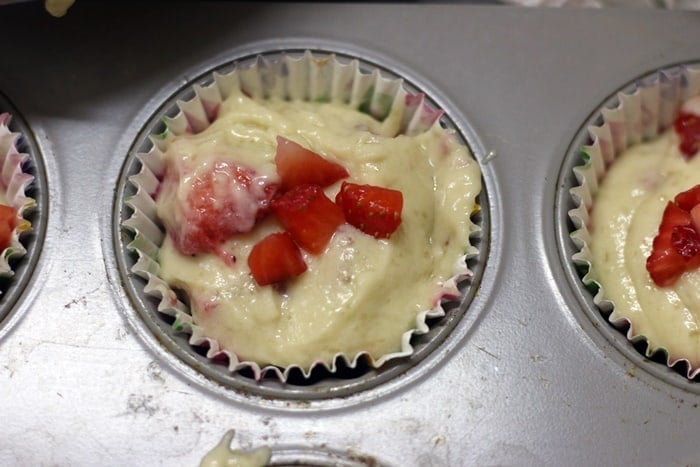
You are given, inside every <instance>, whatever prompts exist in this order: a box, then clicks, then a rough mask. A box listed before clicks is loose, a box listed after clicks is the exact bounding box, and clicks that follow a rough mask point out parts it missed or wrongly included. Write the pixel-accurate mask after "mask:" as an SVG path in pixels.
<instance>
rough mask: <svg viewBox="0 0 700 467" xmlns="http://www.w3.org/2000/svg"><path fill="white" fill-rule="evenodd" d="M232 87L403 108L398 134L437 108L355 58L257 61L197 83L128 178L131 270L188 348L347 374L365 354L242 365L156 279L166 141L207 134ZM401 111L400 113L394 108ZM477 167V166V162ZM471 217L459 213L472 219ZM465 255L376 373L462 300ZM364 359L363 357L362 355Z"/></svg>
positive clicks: (232, 364)
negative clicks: (341, 366)
mask: <svg viewBox="0 0 700 467" xmlns="http://www.w3.org/2000/svg"><path fill="white" fill-rule="evenodd" d="M235 88H240V90H241V91H242V92H243V93H244V94H246V95H248V96H251V97H253V98H261V99H265V98H269V97H279V98H285V99H288V100H308V101H324V102H326V101H331V102H340V103H344V104H346V105H347V106H349V107H351V108H356V109H359V110H360V111H362V112H364V113H367V114H370V115H372V116H373V117H375V118H377V119H378V120H382V119H383V118H384V117H386V116H387V115H388V114H389V112H390V111H391V110H392V108H394V106H398V105H401V106H403V108H404V110H403V114H402V115H401V121H400V133H401V134H406V135H415V134H419V133H422V132H425V131H427V130H428V129H430V128H431V127H433V126H434V125H440V123H439V120H440V117H441V115H442V114H443V111H442V110H435V109H431V108H430V107H429V106H428V105H427V104H426V102H425V98H424V96H423V95H422V94H417V95H411V94H409V93H408V92H407V91H406V90H405V89H404V88H403V86H402V81H401V80H398V79H387V78H384V77H382V76H381V75H380V73H379V71H378V70H376V69H375V70H373V71H372V72H371V73H365V72H363V71H361V70H360V66H359V62H358V61H357V60H353V61H351V62H349V63H341V62H340V61H338V60H337V59H336V58H335V57H334V56H333V55H328V56H325V57H323V58H318V57H316V56H313V55H312V54H311V52H309V51H307V52H306V53H305V54H304V55H303V57H301V58H292V57H291V56H287V55H285V56H283V58H281V59H279V60H276V59H272V60H269V59H266V58H264V57H262V56H260V57H258V59H257V61H256V62H255V63H254V64H253V65H251V66H249V67H240V66H239V67H237V68H236V69H234V70H233V71H231V72H230V73H227V74H219V73H218V72H214V73H213V82H212V83H211V84H209V85H205V86H200V85H194V86H193V90H194V97H192V98H191V99H190V100H187V101H178V102H177V106H178V108H179V112H178V113H177V115H175V116H174V117H172V118H169V117H165V118H163V121H164V123H165V127H166V129H165V131H164V132H163V133H162V134H159V135H151V137H150V140H151V142H152V147H151V149H150V150H149V151H148V152H146V153H138V154H137V155H136V156H137V158H138V160H139V161H140V162H141V168H140V171H139V173H138V174H136V175H133V176H132V177H130V178H129V181H130V183H131V184H132V185H133V186H134V187H135V188H136V193H135V194H134V196H132V197H130V198H128V199H126V200H125V204H126V205H127V206H129V208H130V209H131V210H132V211H133V212H132V214H131V216H130V217H129V218H128V219H127V220H125V221H124V222H123V224H122V225H123V227H124V228H126V229H127V230H129V231H131V232H133V241H131V243H129V245H128V247H127V248H128V249H129V250H130V251H132V252H134V253H136V255H137V257H138V260H137V262H136V263H135V264H134V266H133V267H132V272H133V273H134V274H136V275H138V276H140V277H142V278H143V279H144V280H145V281H146V285H145V288H144V292H145V293H146V294H148V295H150V296H152V297H154V298H155V299H156V300H158V301H159V303H158V311H159V312H160V313H163V314H165V315H168V316H171V317H172V318H173V319H174V321H173V324H172V326H173V328H174V329H175V330H176V331H182V332H185V333H187V334H189V335H190V338H189V343H190V344H191V345H193V346H201V347H203V348H207V353H206V356H207V358H209V359H213V360H220V359H222V358H226V359H228V368H229V371H231V372H235V371H238V370H241V369H245V368H248V369H250V370H252V373H253V376H254V378H255V379H260V378H262V377H263V376H264V375H265V374H266V373H267V372H273V373H275V374H276V376H277V377H278V378H279V379H280V380H281V381H283V382H285V381H286V380H287V379H288V376H289V373H290V371H291V370H292V369H293V368H298V369H299V370H301V372H302V373H303V374H304V376H305V377H308V376H309V375H310V373H311V371H312V370H313V368H315V367H316V366H317V365H322V366H324V367H325V368H327V369H328V370H329V371H330V372H335V371H336V367H337V362H338V361H339V359H342V360H343V361H344V362H345V364H346V365H347V366H348V367H350V368H355V367H356V366H357V364H358V362H359V361H360V359H361V358H362V357H363V355H367V353H366V352H360V353H358V354H357V355H346V354H342V353H339V354H336V355H335V357H334V358H333V359H332V361H331V362H330V365H329V364H328V363H326V362H324V361H316V362H314V363H312V364H311V365H310V366H309V367H308V368H302V367H300V366H296V365H291V366H289V367H286V368H280V367H277V366H272V365H270V366H265V367H262V368H261V367H260V365H258V364H257V363H256V362H253V361H241V360H240V359H239V358H238V356H237V355H236V354H235V353H234V352H232V351H229V350H227V349H224V348H222V346H221V345H220V344H219V342H218V341H216V340H215V339H212V338H210V337H207V336H206V335H205V334H204V332H203V330H202V329H201V328H200V327H199V326H197V325H196V324H195V323H194V322H193V319H192V316H191V314H190V312H189V309H188V306H187V305H186V304H185V303H183V301H181V300H180V299H179V298H178V294H177V293H176V292H175V291H174V290H173V289H172V288H171V287H170V286H169V285H168V284H167V283H166V282H165V281H163V280H162V279H161V278H160V277H159V270H160V267H159V264H158V261H157V257H158V252H159V249H160V246H161V245H162V243H163V240H164V238H165V232H164V230H163V227H162V224H161V222H160V221H159V219H158V217H157V213H156V203H155V201H154V197H155V194H156V193H157V190H158V187H159V184H160V181H159V179H160V178H161V176H162V174H163V173H164V169H165V165H164V161H163V154H164V153H165V151H166V150H167V148H168V146H169V144H170V141H172V139H173V138H174V137H175V136H176V135H180V134H183V133H186V132H192V133H198V132H200V131H202V130H204V129H206V128H207V127H208V126H209V124H210V122H212V121H214V120H215V119H216V116H217V113H218V111H219V108H220V105H221V103H222V101H223V100H225V99H226V97H228V96H229V95H230V93H231V91H232V90H233V89H235ZM397 108H398V107H397ZM474 163H476V162H475V161H474ZM472 214H474V213H464V215H465V216H471V215H472ZM469 224H470V236H473V235H476V234H477V233H478V232H479V230H480V229H479V227H478V226H477V225H476V224H474V223H473V222H469ZM464 251H466V255H463V256H462V257H460V258H455V262H454V264H455V266H454V270H453V276H452V277H451V278H450V279H449V280H447V281H445V282H444V283H443V285H442V288H441V291H440V294H439V296H438V297H437V298H436V300H435V306H434V307H433V308H432V309H428V310H424V311H422V312H420V313H418V314H417V316H416V318H415V327H414V328H413V329H411V330H409V331H406V332H405V333H403V335H402V338H401V349H400V350H399V351H397V352H394V353H390V354H386V355H383V356H381V357H380V358H377V359H374V360H373V359H372V358H371V357H370V358H369V360H370V364H371V365H372V366H373V367H375V368H376V367H380V366H381V365H383V364H384V363H385V362H387V361H389V360H392V359H396V358H400V357H406V356H409V355H411V354H412V352H413V347H412V345H411V342H410V340H411V337H412V335H414V334H425V333H427V332H428V331H429V327H428V325H427V324H426V320H427V319H431V318H438V317H442V316H444V315H445V310H444V308H443V306H442V301H443V299H445V300H453V299H457V298H459V297H460V296H461V292H460V290H459V288H458V284H459V283H460V282H461V281H463V280H465V279H468V278H470V277H471V276H472V272H471V271H470V270H469V269H468V268H467V262H466V261H467V259H468V258H472V257H475V256H476V255H477V254H478V251H477V249H476V248H475V247H474V246H472V245H464ZM367 356H368V355H367Z"/></svg>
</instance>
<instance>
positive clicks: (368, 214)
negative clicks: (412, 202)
mask: <svg viewBox="0 0 700 467" xmlns="http://www.w3.org/2000/svg"><path fill="white" fill-rule="evenodd" d="M335 202H336V203H337V204H338V205H339V206H340V207H341V208H342V210H343V214H345V219H347V221H348V223H349V224H350V225H353V226H355V227H357V228H358V229H360V230H361V231H363V232H364V233H366V234H369V235H372V236H374V237H375V238H389V237H390V236H391V234H393V233H394V232H395V231H396V229H398V228H399V225H400V224H401V209H403V195H402V194H401V192H400V191H398V190H392V189H389V188H383V187H378V186H372V185H357V184H355V183H348V182H343V184H342V185H341V187H340V191H339V192H338V194H337V195H336V197H335Z"/></svg>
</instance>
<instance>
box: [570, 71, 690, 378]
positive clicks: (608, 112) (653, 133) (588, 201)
mask: <svg viewBox="0 0 700 467" xmlns="http://www.w3.org/2000/svg"><path fill="white" fill-rule="evenodd" d="M697 95H700V70H699V69H692V68H689V67H686V66H681V67H676V68H671V69H668V70H662V71H659V72H658V73H656V74H655V75H653V76H650V77H649V79H644V80H643V81H640V82H638V83H636V85H635V86H634V89H633V90H631V91H626V92H619V93H618V94H617V97H618V99H619V103H618V105H617V106H615V107H614V108H604V109H602V111H601V113H600V120H601V121H602V123H601V124H599V125H595V126H590V127H589V128H588V133H589V135H590V140H591V143H590V144H589V145H587V146H584V147H582V148H581V153H582V158H583V160H584V164H583V165H581V166H578V167H576V168H574V174H575V176H576V179H577V181H578V183H579V186H575V187H574V188H572V189H571V190H570V193H571V196H572V198H573V200H574V203H575V205H576V208H574V209H572V210H571V211H569V217H570V219H571V221H572V223H573V225H574V228H575V231H574V232H572V233H571V239H572V241H573V242H574V244H575V245H576V247H577V248H578V249H579V251H578V252H577V253H575V254H574V255H573V257H572V259H573V261H574V263H575V264H576V265H577V267H578V268H579V269H580V270H583V271H585V274H583V277H582V281H583V283H584V284H585V285H586V286H587V288H588V289H589V290H594V291H595V292H594V297H593V302H594V303H595V305H596V306H597V307H598V308H599V309H600V310H601V311H602V312H603V313H604V314H606V315H608V321H609V322H610V323H612V324H613V325H614V326H615V327H617V328H618V329H620V330H624V329H625V328H626V329H627V332H626V337H627V339H628V340H629V341H631V342H632V343H634V344H639V343H642V344H644V345H645V351H644V352H645V355H646V356H647V357H651V356H653V355H654V354H656V353H657V352H662V353H663V354H665V356H666V364H667V366H668V367H673V366H674V365H676V364H677V363H679V362H685V364H686V365H687V374H686V376H687V377H688V378H690V379H692V378H694V377H695V376H696V375H698V374H699V373H700V361H698V360H696V361H693V360H694V359H691V358H688V357H687V355H681V354H680V353H679V352H672V351H669V349H667V348H666V347H664V345H661V344H660V343H657V342H655V341H654V340H653V339H652V338H651V337H650V336H649V335H643V334H642V333H640V332H638V331H637V329H636V327H635V323H634V320H633V319H630V318H629V317H627V316H626V315H625V310H622V309H618V308H616V307H615V304H614V303H613V301H612V300H610V298H609V297H607V296H606V291H605V288H604V287H603V286H602V285H601V284H600V283H599V282H598V281H597V280H596V269H595V264H594V261H593V255H592V253H591V250H590V248H589V245H590V241H591V232H590V231H589V226H590V223H591V212H592V209H593V207H594V205H595V201H594V200H595V197H596V194H597V193H598V191H599V183H600V181H601V180H602V179H603V178H604V177H605V175H606V173H607V171H608V168H609V167H610V166H611V165H612V164H613V163H614V162H615V160H616V158H617V157H618V156H619V155H620V154H622V153H623V152H624V151H625V150H627V149H628V148H630V147H632V146H634V145H635V144H638V143H643V142H647V141H651V140H654V139H656V138H657V137H660V136H661V134H662V133H664V132H665V131H667V130H669V129H670V128H672V126H673V121H674V119H675V117H676V115H677V114H678V111H679V110H680V107H681V105H682V103H683V102H684V101H686V100H688V99H689V98H691V97H693V96H697ZM654 235H656V232H654ZM698 311H699V312H700V310H698ZM647 313H648V311H647ZM647 333H648V334H649V332H648V331H647ZM697 342H698V351H700V338H698V341H697Z"/></svg>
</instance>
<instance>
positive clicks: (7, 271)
mask: <svg viewBox="0 0 700 467" xmlns="http://www.w3.org/2000/svg"><path fill="white" fill-rule="evenodd" d="M11 119H12V116H11V115H10V114H9V113H0V193H2V195H1V196H2V198H3V199H0V204H4V205H6V206H12V207H13V208H15V210H16V211H17V219H16V222H15V224H16V225H15V228H14V229H13V231H12V237H11V239H10V245H9V246H8V247H7V248H5V249H4V250H3V251H2V253H0V276H2V277H9V276H12V275H14V271H13V270H12V265H11V261H12V260H14V259H17V258H20V257H22V256H24V255H25V254H26V253H27V250H26V249H25V247H24V245H22V243H21V242H20V235H21V234H22V233H23V232H26V231H27V230H29V229H30V228H31V223H30V222H29V221H28V220H26V219H25V218H24V213H25V212H26V210H27V209H30V208H32V207H34V206H35V205H36V202H35V200H34V199H32V198H30V197H28V196H26V194H25V191H26V190H27V187H28V186H29V184H30V183H32V181H33V180H34V177H33V176H32V175H30V174H28V173H25V172H23V170H22V166H23V165H24V163H25V162H26V161H27V160H28V159H29V155H28V154H25V153H20V152H19V150H18V149H17V144H18V140H19V138H20V137H21V134H20V133H18V132H13V131H12V130H10V128H9V125H10V121H11Z"/></svg>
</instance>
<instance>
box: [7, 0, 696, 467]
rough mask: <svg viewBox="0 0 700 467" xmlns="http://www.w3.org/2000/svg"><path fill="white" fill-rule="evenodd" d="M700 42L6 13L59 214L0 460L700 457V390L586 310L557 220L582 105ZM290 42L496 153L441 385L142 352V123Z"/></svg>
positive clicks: (443, 19) (433, 24)
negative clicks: (131, 177) (398, 82)
mask: <svg viewBox="0 0 700 467" xmlns="http://www.w3.org/2000/svg"><path fill="white" fill-rule="evenodd" d="M698 26H700V16H699V15H697V14H694V13H688V12H664V11H650V10H607V11H603V10H531V9H527V10H526V9H519V8H514V7H504V6H500V7H499V6H473V5H455V4H453V5H426V4H422V5H410V4H402V5H395V4H391V5H379V4H357V5H344V4H313V5H312V4H306V5H295V4H287V3H282V4H260V5H256V4H248V5H239V4H233V3H228V2H213V3H202V2H196V3H193V2H183V3H174V2H144V3H142V4H141V3H140V4H139V6H138V9H136V8H135V5H131V4H129V3H125V4H123V5H121V4H119V3H118V2H112V3H104V4H101V3H92V2H87V1H86V2H81V1H80V0H78V2H77V3H76V5H75V6H74V7H73V8H72V9H71V10H70V12H69V14H68V15H67V16H66V17H64V18H62V19H54V18H51V17H49V16H48V15H46V14H45V13H44V12H43V11H42V10H41V8H40V5H39V4H37V3H36V2H31V3H23V4H18V5H11V6H5V7H2V8H1V9H0V30H2V31H3V36H4V38H5V39H4V42H3V45H2V46H1V47H0V50H2V56H1V57H2V59H1V61H0V91H1V92H2V93H3V94H5V95H7V96H8V97H9V98H10V99H11V100H12V102H13V103H14V104H15V106H16V107H17V109H18V110H19V111H20V112H21V113H22V115H23V117H24V118H25V119H26V121H27V123H28V124H29V125H30V126H31V128H32V129H33V130H34V133H35V136H36V140H37V144H38V146H39V147H40V149H41V152H42V154H43V156H44V158H45V162H46V168H47V178H48V187H49V189H48V198H49V203H48V204H49V206H48V215H47V234H46V241H45V244H44V246H43V251H42V254H41V257H40V258H39V261H38V264H37V266H36V270H35V274H34V277H33V278H32V280H33V283H32V287H31V288H30V289H28V290H27V292H26V293H25V294H24V295H23V297H22V300H21V302H20V304H19V308H18V309H17V310H16V311H15V312H14V314H13V317H14V319H13V322H12V323H11V324H12V325H11V326H10V327H8V328H6V329H3V330H2V331H0V399H2V400H3V401H4V405H3V414H2V417H1V419H2V423H0V465H71V466H72V465H183V466H185V465H196V464H197V463H198V462H199V460H200V459H201V458H202V456H203V455H204V454H205V453H206V452H207V451H208V450H210V449H211V448H212V447H213V446H214V445H216V443H218V441H219V440H220V438H221V436H223V434H224V433H225V432H226V431H227V430H228V429H230V428H234V429H235V430H236V432H237V435H236V438H235V443H237V446H236V447H243V448H248V447H253V446H259V445H261V444H268V445H271V446H272V447H275V446H281V447H282V450H280V451H279V452H285V451H284V447H285V446H293V447H294V448H295V449H297V448H309V449H310V451H309V452H310V454H308V455H307V456H306V457H305V458H306V459H312V458H315V457H314V454H313V453H314V452H318V451H323V450H324V449H327V450H330V451H331V452H336V453H342V454H344V455H346V456H348V457H349V458H352V459H356V458H359V459H366V460H368V461H369V460H375V461H376V462H379V463H381V464H387V465H395V466H399V465H401V466H404V465H406V466H412V465H416V466H430V465H436V466H437V465H440V466H442V465H503V464H510V465H512V464H516V465H541V464H564V465H566V464H579V465H580V464H632V463H636V464H642V465H669V464H671V465H686V464H691V463H694V462H697V461H698V458H699V457H700V452H699V451H698V448H697V443H696V438H697V433H698V431H699V430H700V418H699V417H698V416H697V410H698V404H700V396H698V395H697V392H696V391H688V390H685V389H684V388H682V387H679V386H678V385H674V384H668V383H667V382H665V381H663V380H661V379H660V378H658V377H657V376H655V375H654V374H652V373H650V372H648V371H645V370H644V369H640V368H638V367H637V365H636V364H635V362H634V361H633V360H631V359H630V358H628V357H627V356H626V355H625V354H623V353H622V352H620V350H618V348H617V347H615V346H613V345H611V343H610V342H609V340H608V339H607V338H606V337H605V336H604V335H603V334H602V333H601V332H600V331H599V330H598V329H597V324H596V323H594V322H593V321H592V320H590V319H583V318H582V317H583V316H584V315H583V314H582V312H581V310H580V307H581V303H580V301H579V299H578V296H577V293H576V292H575V290H574V288H572V286H571V284H570V283H569V280H568V279H567V275H568V272H567V270H566V267H565V266H564V265H563V264H562V262H561V260H560V255H559V252H558V248H557V242H558V236H557V233H556V232H557V228H556V225H555V224H556V223H558V222H560V218H559V216H558V214H557V210H556V208H555V205H556V198H557V182H558V179H559V172H560V169H561V167H562V163H563V161H564V158H565V156H566V154H567V148H568V147H569V145H570V143H571V141H572V140H573V139H574V138H575V137H576V135H577V132H578V130H579V128H580V126H581V125H582V124H583V123H584V122H585V121H586V119H587V118H588V116H589V115H590V113H591V112H592V111H593V110H595V109H596V108H597V107H598V105H599V104H600V103H601V102H603V101H604V100H605V99H606V97H607V96H609V95H610V93H612V92H613V91H615V90H616V89H618V88H619V87H620V86H622V85H624V84H625V83H627V82H629V81H630V80H631V79H633V78H634V77H636V76H639V75H641V74H644V73H646V72H649V71H651V70H654V69H655V68H658V67H662V66H666V65H669V64H672V63H677V62H681V61H693V60H697V59H698V56H699V55H700V52H699V51H698V46H697V44H698V43H700V27H698ZM8 38H11V40H9V39H8ZM286 38H294V39H295V40H299V41H303V42H305V43H307V44H309V45H318V46H322V45H323V44H324V43H327V42H328V41H331V42H333V43H346V44H348V47H349V48H361V49H365V50H371V51H375V56H384V57H387V58H388V59H390V60H391V61H392V62H393V63H396V64H398V65H399V66H400V67H402V68H403V69H405V70H409V71H410V72H412V73H415V74H416V75H417V76H420V77H424V78H425V79H426V80H428V81H429V82H430V83H431V84H432V85H433V86H434V87H435V89H436V90H439V92H440V93H441V95H444V96H445V99H446V100H447V101H448V102H449V103H450V104H451V105H453V106H454V107H455V108H456V110H457V112H458V113H459V114H461V115H463V117H464V118H463V119H462V118H459V119H458V120H462V121H467V122H469V124H470V125H471V126H472V127H473V129H474V131H475V133H476V134H477V135H478V136H479V139H480V140H481V141H482V142H483V145H484V147H485V150H486V152H485V153H484V154H488V153H490V152H492V154H493V156H488V157H484V158H482V159H481V161H480V162H481V164H482V167H483V169H484V172H485V175H484V177H485V179H486V180H487V181H490V185H489V186H488V188H489V193H488V196H489V202H490V204H491V214H492V218H491V220H490V221H491V232H490V234H491V238H490V245H489V247H490V252H489V258H488V264H487V265H486V268H485V270H484V276H483V280H482V287H481V290H480V293H479V294H478V295H477V296H476V297H475V299H474V302H473V304H472V307H476V308H474V309H476V310H477V313H475V314H473V315H470V314H469V313H468V314H467V315H465V319H464V320H463V321H462V322H460V323H459V324H458V325H457V327H456V328H455V330H454V331H453V333H456V335H457V336H458V339H457V340H456V341H455V343H454V345H452V346H449V347H442V350H439V351H438V352H434V353H432V354H431V355H430V356H428V357H427V358H426V360H425V361H424V362H423V363H421V365H427V366H428V368H429V370H428V371H420V372H413V373H412V374H408V375H406V376H405V378H406V379H405V380H403V381H401V383H400V384H397V383H396V382H395V381H389V382H387V383H386V384H382V385H379V386H377V387H376V388H375V389H373V390H371V391H367V392H365V393H361V394H359V395H357V396H355V397H356V399H353V400H352V401H351V402H352V403H351V404H347V401H344V400H341V399H331V400H328V401H324V402H323V403H324V404H326V405H322V404H313V403H309V404H297V403H293V404H292V405H291V406H290V405H289V404H288V403H287V402H284V401H272V402H270V401H258V400H256V398H252V399H250V398H243V397H242V396H241V397H239V396H233V397H232V396H230V395H229V391H230V390H229V389H226V388H224V387H221V386H216V385H212V384H210V383H209V382H208V381H200V378H202V377H201V376H199V375H197V374H194V373H193V372H191V371H189V370H188V368H189V367H187V366H186V365H183V364H182V363H179V360H178V359H177V358H174V357H172V356H171V355H170V354H169V353H168V352H167V351H164V350H155V349H153V348H152V346H151V345H149V344H148V343H147V342H148V339H149V336H147V335H145V333H144V331H143V326H141V325H139V324H138V323H136V322H134V316H135V315H134V314H132V313H128V312H127V310H125V309H124V307H125V306H127V304H126V303H127V301H128V300H126V298H125V296H124V289H123V287H122V284H121V283H120V282H119V279H118V274H117V272H116V269H115V267H114V266H115V264H114V258H111V257H109V255H110V252H111V251H112V249H111V244H112V238H111V235H112V231H111V225H112V217H111V216H112V200H113V197H114V190H115V187H116V183H117V179H118V176H119V171H120V168H121V166H122V164H123V162H124V155H125V154H127V152H128V148H129V147H130V146H131V144H132V143H133V141H134V140H135V138H136V136H137V134H138V132H139V131H140V129H141V128H142V126H143V124H144V123H145V122H146V121H147V120H148V118H149V116H150V115H151V114H152V113H153V111H154V110H155V109H156V108H157V107H158V106H159V105H160V104H162V103H163V102H164V101H165V100H166V99H167V97H168V96H169V95H170V94H171V92H172V90H173V89H176V88H178V87H180V86H182V85H183V84H185V83H186V82H188V81H189V80H191V79H192V78H193V77H194V76H197V75H198V74H199V73H200V72H201V70H202V69H203V67H205V66H206V64H208V63H215V62H222V61H225V58H226V56H227V54H229V53H230V51H232V50H235V49H236V48H238V47H242V46H244V45H245V44H250V43H253V42H256V41H265V40H273V39H274V40H276V41H280V40H286ZM3 326H4V324H3ZM363 394H364V395H363ZM367 394H369V396H367V397H365V395H367Z"/></svg>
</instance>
